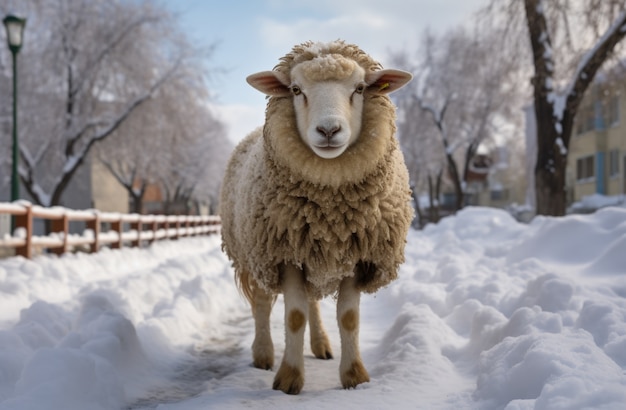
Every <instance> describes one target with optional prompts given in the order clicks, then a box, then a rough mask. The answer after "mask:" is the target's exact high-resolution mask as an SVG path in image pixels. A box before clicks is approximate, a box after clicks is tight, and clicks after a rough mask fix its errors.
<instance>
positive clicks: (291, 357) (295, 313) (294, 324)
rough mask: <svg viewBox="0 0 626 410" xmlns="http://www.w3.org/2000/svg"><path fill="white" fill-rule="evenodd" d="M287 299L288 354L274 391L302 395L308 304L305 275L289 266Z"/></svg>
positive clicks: (285, 272) (286, 283) (286, 345)
mask: <svg viewBox="0 0 626 410" xmlns="http://www.w3.org/2000/svg"><path fill="white" fill-rule="evenodd" d="M283 294H284V299H285V355H284V356H283V361H282V363H281V365H280V368H279V369H278V372H276V377H274V386H273V387H274V390H282V391H283V392H285V393H287V394H298V393H300V391H301V390H302V386H304V352H303V350H304V328H305V327H306V322H307V316H308V301H307V295H306V288H305V284H304V273H303V272H302V271H301V270H300V269H298V268H296V267H295V266H293V265H287V266H285V271H284V275H283Z"/></svg>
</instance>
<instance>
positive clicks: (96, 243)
mask: <svg viewBox="0 0 626 410" xmlns="http://www.w3.org/2000/svg"><path fill="white" fill-rule="evenodd" d="M86 225H87V229H91V230H92V231H93V243H91V244H90V245H89V252H91V253H96V252H98V249H100V240H99V236H100V214H99V213H98V212H94V214H93V219H92V220H90V221H87V223H86Z"/></svg>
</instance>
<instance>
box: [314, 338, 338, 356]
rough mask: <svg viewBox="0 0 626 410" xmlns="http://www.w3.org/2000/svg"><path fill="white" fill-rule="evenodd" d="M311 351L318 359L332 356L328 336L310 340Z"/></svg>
mask: <svg viewBox="0 0 626 410" xmlns="http://www.w3.org/2000/svg"><path fill="white" fill-rule="evenodd" d="M311 351H312V352H313V355H314V356H315V357H317V358H318V359H323V360H330V359H332V358H333V351H332V349H331V348H330V343H329V342H328V338H323V339H318V340H316V341H315V342H311Z"/></svg>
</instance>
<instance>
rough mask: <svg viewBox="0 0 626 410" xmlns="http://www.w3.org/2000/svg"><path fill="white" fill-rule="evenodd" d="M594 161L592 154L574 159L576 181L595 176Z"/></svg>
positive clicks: (588, 179)
mask: <svg viewBox="0 0 626 410" xmlns="http://www.w3.org/2000/svg"><path fill="white" fill-rule="evenodd" d="M594 163H595V161H594V157H593V155H589V156H587V157H582V158H578V159H577V160H576V181H578V182H588V181H590V180H593V177H594V176H595V172H594Z"/></svg>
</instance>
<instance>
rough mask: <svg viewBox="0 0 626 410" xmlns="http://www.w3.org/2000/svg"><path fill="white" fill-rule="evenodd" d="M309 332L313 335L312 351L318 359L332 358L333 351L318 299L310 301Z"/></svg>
mask: <svg viewBox="0 0 626 410" xmlns="http://www.w3.org/2000/svg"><path fill="white" fill-rule="evenodd" d="M309 333H310V335H311V351H312V352H313V354H314V355H315V357H317V358H318V359H326V360H328V359H332V358H333V351H332V349H331V348H330V342H329V341H328V336H327V335H326V330H325V329H324V325H323V324H322V317H321V316H320V306H319V302H318V301H317V300H311V301H310V302H309Z"/></svg>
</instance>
